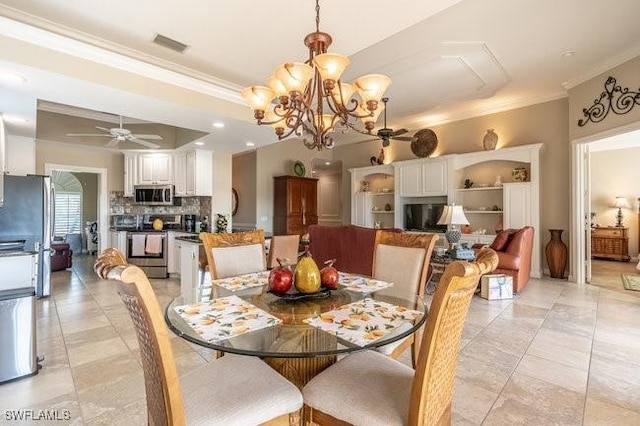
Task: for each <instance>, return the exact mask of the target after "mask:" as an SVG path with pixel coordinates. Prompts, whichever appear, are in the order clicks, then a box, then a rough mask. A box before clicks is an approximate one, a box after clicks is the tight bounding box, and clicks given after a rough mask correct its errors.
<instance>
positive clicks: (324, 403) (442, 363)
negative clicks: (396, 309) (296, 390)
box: [302, 249, 498, 426]
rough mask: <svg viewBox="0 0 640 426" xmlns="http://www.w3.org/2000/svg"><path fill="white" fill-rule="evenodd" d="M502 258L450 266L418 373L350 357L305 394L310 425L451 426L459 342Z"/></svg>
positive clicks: (366, 356)
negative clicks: (474, 301) (475, 300)
mask: <svg viewBox="0 0 640 426" xmlns="http://www.w3.org/2000/svg"><path fill="white" fill-rule="evenodd" d="M497 264H498V256H497V255H496V253H495V252H494V251H493V250H491V249H484V250H483V252H481V253H480V254H479V255H478V259H477V262H476V263H470V262H466V261H457V262H453V263H451V264H450V265H448V266H447V268H446V270H445V272H444V274H443V276H442V278H441V279H440V283H439V285H438V288H437V290H436V292H435V294H434V297H433V300H432V302H431V307H430V309H429V313H428V315H427V320H426V326H425V332H424V336H423V337H422V344H421V347H420V353H419V355H418V360H417V364H416V369H415V370H414V369H412V368H410V367H408V366H406V365H404V364H402V363H401V362H399V361H397V360H394V359H391V358H389V357H387V356H384V355H382V354H380V353H378V352H375V351H364V352H359V353H356V354H353V355H349V356H348V357H345V358H343V359H341V360H340V361H338V362H337V363H335V364H333V365H332V366H331V367H329V368H327V369H326V370H324V371H323V372H321V373H320V374H318V375H317V376H315V377H314V378H313V379H311V381H310V382H309V383H308V384H307V385H306V386H305V387H304V388H303V389H302V395H303V398H304V403H305V408H304V410H303V412H304V421H305V424H308V422H313V423H314V424H319V425H343V426H344V425H346V424H354V425H367V426H377V425H380V426H383V425H384V426H389V425H410V426H416V425H422V426H434V425H450V424H451V400H452V398H453V387H454V381H455V370H456V364H457V362H458V353H459V351H460V339H461V336H462V328H463V325H464V321H465V317H466V315H467V312H468V309H469V304H470V303H471V298H472V297H473V294H474V291H475V289H476V287H477V285H478V281H479V278H480V275H481V274H486V273H489V272H490V271H492V270H493V269H495V267H496V266H497Z"/></svg>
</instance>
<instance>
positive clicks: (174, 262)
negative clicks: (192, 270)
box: [167, 231, 193, 274]
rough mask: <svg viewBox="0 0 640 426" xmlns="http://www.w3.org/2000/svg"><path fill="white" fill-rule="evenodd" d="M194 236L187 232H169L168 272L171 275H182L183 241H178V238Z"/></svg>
mask: <svg viewBox="0 0 640 426" xmlns="http://www.w3.org/2000/svg"><path fill="white" fill-rule="evenodd" d="M190 235H193V234H189V233H187V232H176V231H168V232H167V238H168V243H167V245H168V253H167V272H168V273H169V274H180V249H181V248H182V245H181V244H182V241H179V240H176V238H178V237H187V236H190Z"/></svg>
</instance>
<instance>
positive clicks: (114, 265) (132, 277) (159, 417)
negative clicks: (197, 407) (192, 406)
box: [94, 248, 185, 426]
mask: <svg viewBox="0 0 640 426" xmlns="http://www.w3.org/2000/svg"><path fill="white" fill-rule="evenodd" d="M94 270H95V271H96V273H97V274H98V275H99V276H100V277H101V278H103V279H106V280H113V281H116V289H117V291H118V294H119V295H120V298H121V299H122V301H123V302H124V305H125V306H126V308H127V310H128V311H129V315H130V316H131V320H132V321H133V325H134V328H135V330H136V334H137V337H138V345H139V347H140V357H141V359H142V369H143V371H144V381H145V392H146V396H147V413H148V423H149V425H155V426H177V425H184V424H185V416H184V407H183V401H182V393H181V390H180V382H179V380H178V373H177V371H176V366H175V362H174V358H173V351H172V349H171V343H170V341H169V336H168V329H167V326H166V324H165V322H164V319H163V316H162V312H161V309H160V306H159V305H158V301H157V299H156V296H155V294H154V292H153V289H152V288H151V284H150V283H149V279H148V278H147V276H146V275H145V273H144V272H143V271H142V270H141V269H140V268H138V267H137V266H134V265H128V264H127V263H126V261H125V259H124V256H123V255H122V254H121V253H120V252H119V251H118V250H116V249H114V248H109V249H106V250H105V251H104V252H102V254H101V255H100V256H99V257H98V259H97V260H96V263H95V266H94Z"/></svg>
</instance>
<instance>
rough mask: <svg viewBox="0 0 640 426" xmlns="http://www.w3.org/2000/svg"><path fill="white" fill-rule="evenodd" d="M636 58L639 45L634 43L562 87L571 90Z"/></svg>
mask: <svg viewBox="0 0 640 426" xmlns="http://www.w3.org/2000/svg"><path fill="white" fill-rule="evenodd" d="M637 56H640V43H636V44H635V45H633V46H631V47H630V48H629V49H627V50H625V51H623V52H622V53H619V54H617V55H615V56H613V57H611V58H609V59H608V60H607V61H605V62H603V63H602V64H600V65H599V66H597V67H595V68H593V69H591V70H590V71H588V72H587V73H585V74H583V75H581V76H580V77H576V78H573V79H571V80H568V81H566V82H564V83H562V86H563V87H564V88H565V89H566V90H570V89H573V88H574V87H576V86H578V85H580V84H582V83H584V82H585V81H588V80H591V79H592V78H595V77H597V76H599V75H601V74H604V73H606V72H608V71H610V70H611V69H613V68H615V67H617V66H619V65H622V64H624V63H625V62H627V61H630V60H631V59H633V58H635V57H637Z"/></svg>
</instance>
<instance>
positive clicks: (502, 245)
mask: <svg viewBox="0 0 640 426" xmlns="http://www.w3.org/2000/svg"><path fill="white" fill-rule="evenodd" d="M514 232H515V231H514V230H504V231H502V232H500V233H499V234H498V235H496V238H495V239H494V240H493V243H491V245H490V246H489V247H490V248H492V249H494V250H495V251H504V249H506V248H507V246H508V245H509V241H510V240H511V236H512V235H513V233H514Z"/></svg>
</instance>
